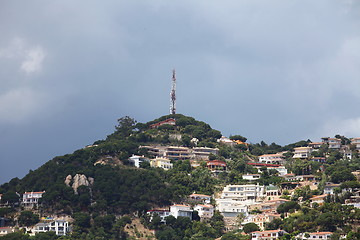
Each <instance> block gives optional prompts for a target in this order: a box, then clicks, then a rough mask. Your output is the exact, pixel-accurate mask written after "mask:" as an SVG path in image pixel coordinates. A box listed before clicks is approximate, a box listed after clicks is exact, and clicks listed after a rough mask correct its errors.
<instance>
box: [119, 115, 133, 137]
mask: <svg viewBox="0 0 360 240" xmlns="http://www.w3.org/2000/svg"><path fill="white" fill-rule="evenodd" d="M118 123H119V124H118V125H117V126H116V127H115V128H116V130H117V132H118V133H119V134H120V135H121V136H123V137H128V136H130V134H131V133H132V132H133V130H134V129H135V124H136V123H137V122H136V120H135V119H133V118H131V117H129V116H125V117H122V118H119V119H118Z"/></svg>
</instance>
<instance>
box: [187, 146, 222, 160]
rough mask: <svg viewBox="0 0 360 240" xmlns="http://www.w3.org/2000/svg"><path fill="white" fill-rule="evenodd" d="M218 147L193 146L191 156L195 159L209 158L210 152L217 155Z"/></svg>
mask: <svg viewBox="0 0 360 240" xmlns="http://www.w3.org/2000/svg"><path fill="white" fill-rule="evenodd" d="M218 153H219V149H218V148H208V147H194V148H193V149H192V158H193V159H196V160H206V161H207V160H209V156H210V154H213V155H218Z"/></svg>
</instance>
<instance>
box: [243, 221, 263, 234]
mask: <svg viewBox="0 0 360 240" xmlns="http://www.w3.org/2000/svg"><path fill="white" fill-rule="evenodd" d="M243 231H244V232H245V233H251V232H255V231H260V228H259V226H258V225H256V224H255V223H247V224H245V225H244V227H243Z"/></svg>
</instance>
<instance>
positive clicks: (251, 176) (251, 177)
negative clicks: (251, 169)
mask: <svg viewBox="0 0 360 240" xmlns="http://www.w3.org/2000/svg"><path fill="white" fill-rule="evenodd" d="M260 176H261V175H260V174H243V175H242V178H243V179H244V180H248V181H255V180H259V179H260Z"/></svg>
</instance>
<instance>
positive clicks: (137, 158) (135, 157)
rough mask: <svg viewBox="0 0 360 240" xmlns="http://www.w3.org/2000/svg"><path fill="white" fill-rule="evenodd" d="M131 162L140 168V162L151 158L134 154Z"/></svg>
mask: <svg viewBox="0 0 360 240" xmlns="http://www.w3.org/2000/svg"><path fill="white" fill-rule="evenodd" d="M129 162H131V163H132V164H133V165H134V166H135V167H137V168H139V167H140V163H142V162H150V159H148V158H146V157H144V156H138V155H132V156H131V157H130V158H129Z"/></svg>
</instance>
